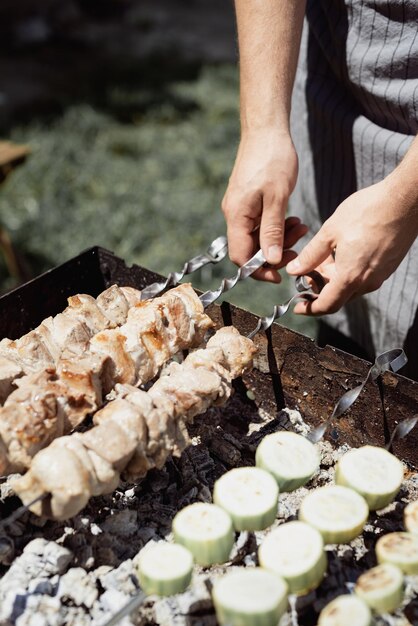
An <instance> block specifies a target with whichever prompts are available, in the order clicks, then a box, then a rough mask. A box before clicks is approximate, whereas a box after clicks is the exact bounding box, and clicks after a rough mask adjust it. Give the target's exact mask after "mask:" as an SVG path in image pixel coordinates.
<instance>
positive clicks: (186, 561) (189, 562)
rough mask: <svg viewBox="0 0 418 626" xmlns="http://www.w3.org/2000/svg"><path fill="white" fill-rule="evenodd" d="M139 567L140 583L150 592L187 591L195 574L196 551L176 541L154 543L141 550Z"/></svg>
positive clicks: (174, 592) (161, 594) (165, 594)
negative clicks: (194, 559) (194, 552)
mask: <svg viewBox="0 0 418 626" xmlns="http://www.w3.org/2000/svg"><path fill="white" fill-rule="evenodd" d="M137 571H138V578H139V582H140V585H141V587H142V589H143V590H144V591H145V593H146V594H147V595H150V594H154V593H155V594H157V595H159V596H171V595H174V594H176V593H183V591H186V589H187V587H188V586H189V584H190V581H191V578H192V572H193V555H192V553H191V552H190V551H189V550H187V548H184V547H183V546H179V545H178V544H175V543H167V542H166V541H159V542H157V543H150V544H147V545H146V546H145V547H144V548H143V549H142V550H141V551H140V553H139V556H138V562H137Z"/></svg>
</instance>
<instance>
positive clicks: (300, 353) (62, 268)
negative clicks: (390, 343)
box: [0, 246, 418, 469]
mask: <svg viewBox="0 0 418 626" xmlns="http://www.w3.org/2000/svg"><path fill="white" fill-rule="evenodd" d="M161 279H162V277H161V276H160V275H159V274H156V273H155V272H152V271H150V270H148V269H146V268H144V267H141V266H139V265H132V266H130V267H129V266H127V265H126V263H125V262H124V261H123V259H121V258H119V257H118V256H116V255H115V254H113V253H112V252H110V251H109V250H106V249H104V248H101V247H100V246H94V247H92V248H89V249H88V250H85V251H83V252H81V253H80V254H79V255H77V256H75V257H73V258H72V259H70V260H68V261H67V262H65V263H63V264H61V265H59V266H57V267H55V268H52V269H51V270H49V271H47V272H45V273H44V274H42V275H40V276H38V277H37V278H34V279H33V280H31V281H29V282H28V283H25V284H24V285H22V286H20V287H17V288H16V289H14V290H13V291H10V292H9V293H7V294H5V295H3V296H1V297H0V338H3V337H9V338H10V339H16V338H18V337H20V336H21V335H23V334H24V333H26V332H28V331H30V330H32V329H33V328H35V327H36V326H38V325H39V324H40V323H41V322H42V320H43V319H45V318H46V317H48V316H50V315H56V314H57V313H59V312H60V311H62V310H63V309H64V308H65V306H66V299H67V298H68V297H69V296H71V295H74V294H76V293H88V294H90V295H92V296H97V295H98V294H99V293H100V292H101V291H103V290H104V289H106V288H107V287H109V286H110V285H112V284H114V283H117V284H119V285H121V286H122V285H125V286H131V287H136V288H138V289H142V288H143V287H145V286H146V285H148V284H150V283H152V282H154V281H156V280H161ZM208 313H209V315H210V316H211V317H212V318H213V319H214V320H215V322H216V324H217V325H218V326H223V325H228V324H233V325H234V326H236V328H238V330H239V331H240V332H242V333H248V332H250V331H251V330H252V329H253V328H254V327H255V325H256V323H257V317H256V316H255V315H253V314H251V313H249V312H248V311H245V310H243V309H240V308H238V307H235V306H232V305H230V304H228V303H226V302H224V303H223V304H222V305H221V306H218V305H212V306H211V307H209V309H208ZM255 342H256V344H257V346H258V347H259V355H258V357H257V360H256V363H255V368H254V370H253V372H251V374H250V375H249V376H248V377H247V380H246V381H245V382H246V385H247V386H248V385H250V387H251V388H252V389H253V391H254V395H255V399H254V400H248V399H246V402H247V403H253V407H252V408H253V410H254V412H256V411H258V410H259V409H260V408H261V409H264V410H266V411H267V412H269V413H272V414H275V413H278V412H279V411H280V410H281V409H283V408H284V407H288V408H296V409H298V410H299V411H300V412H301V414H302V415H303V416H304V418H305V419H306V421H308V422H310V423H312V424H313V425H317V424H319V423H320V422H321V421H322V420H323V419H326V418H327V417H328V415H330V413H331V411H332V408H333V406H334V404H335V402H336V401H337V400H338V398H339V397H340V396H341V395H342V394H343V393H344V392H345V391H346V390H347V389H350V388H352V387H354V386H356V385H357V384H359V383H360V382H361V380H362V379H363V378H364V377H365V376H366V374H367V371H368V368H369V366H370V365H369V364H368V363H367V362H366V361H364V360H362V359H359V358H357V357H355V356H352V355H350V354H347V353H345V352H342V351H341V350H337V349H335V348H332V347H330V346H327V347H325V348H319V347H318V346H317V345H316V344H315V342H314V341H313V340H311V339H309V338H308V337H305V336H304V335H301V334H299V333H297V332H295V331H292V330H289V329H287V328H284V327H283V326H280V325H278V324H274V325H273V327H272V328H271V329H270V330H269V331H267V333H263V334H259V335H257V336H256V338H255ZM235 389H236V393H238V394H241V395H243V398H244V395H245V394H246V386H245V385H242V383H240V382H239V381H238V382H237V383H236V385H235ZM249 408H250V410H251V407H249ZM417 412H418V382H414V381H412V380H410V379H408V378H405V377H403V376H400V375H398V374H393V373H389V372H388V373H386V374H385V375H384V376H383V378H382V381H380V383H379V384H378V385H376V384H374V383H372V382H369V383H368V385H367V387H366V389H365V391H364V392H363V393H362V394H361V396H360V397H359V398H358V400H357V401H356V403H355V404H354V406H353V407H352V408H351V409H350V411H349V412H348V413H347V414H346V415H344V416H343V417H342V418H340V420H338V421H337V422H336V425H335V426H334V427H333V428H332V429H330V433H329V434H328V436H327V437H328V438H329V439H330V440H331V441H333V443H334V444H337V445H341V444H342V443H348V444H349V445H350V446H358V445H363V444H365V443H370V444H375V445H384V444H385V442H387V441H388V440H389V437H390V433H391V432H392V431H393V429H394V428H395V426H396V424H397V423H398V422H399V421H400V420H401V419H404V418H406V417H411V416H412V415H413V414H415V413H417ZM393 451H394V453H395V454H396V455H397V456H398V457H399V458H400V459H402V460H403V461H405V462H407V463H408V464H409V466H410V467H411V469H417V468H418V429H415V430H413V431H412V432H411V433H410V434H409V435H408V437H406V438H405V439H404V440H400V441H398V442H396V443H395V444H394V448H393Z"/></svg>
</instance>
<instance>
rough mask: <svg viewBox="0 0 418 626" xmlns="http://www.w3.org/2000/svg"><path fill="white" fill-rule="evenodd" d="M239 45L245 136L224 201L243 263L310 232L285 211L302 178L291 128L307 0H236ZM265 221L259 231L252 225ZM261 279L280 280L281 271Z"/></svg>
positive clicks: (232, 244) (277, 257) (273, 253)
mask: <svg viewBox="0 0 418 626" xmlns="http://www.w3.org/2000/svg"><path fill="white" fill-rule="evenodd" d="M235 7H236V14H237V24H238V41H239V49H240V81H241V88H240V99H241V142H240V145H239V149H238V154H237V158H236V162H235V165H234V169H233V172H232V175H231V178H230V181H229V185H228V189H227V191H226V194H225V197H224V200H223V203H222V208H223V211H224V214H225V218H226V222H227V227H228V242H229V251H230V256H231V259H232V260H233V261H234V262H235V263H237V264H238V265H241V264H242V263H244V262H245V261H246V260H247V259H248V258H249V257H250V256H251V255H252V254H253V252H254V251H255V249H257V247H258V245H261V248H262V250H263V252H264V254H265V256H266V258H267V260H268V262H269V263H271V264H272V265H276V266H278V265H279V264H280V263H281V264H282V265H283V264H285V263H286V261H289V260H290V258H293V256H294V253H291V252H288V253H285V255H284V257H283V259H282V251H283V248H285V249H286V248H290V247H291V246H292V245H294V244H295V243H296V241H297V240H298V239H299V238H300V237H301V236H302V235H304V234H305V233H306V230H307V229H306V227H305V226H303V225H302V224H300V221H299V220H298V219H297V218H290V220H288V222H287V228H286V238H285V241H283V238H284V230H285V229H284V216H285V212H286V207H287V201H288V198H289V195H290V194H291V192H292V191H293V188H294V186H295V183H296V177H297V156H296V152H295V149H294V147H293V143H292V140H291V137H290V132H289V115H290V101H291V94H292V88H293V81H294V76H295V71H296V63H297V58H298V54H299V45H300V37H301V31H302V23H303V16H304V11H305V0H235ZM258 226H260V230H259V232H256V233H254V232H253V231H254V229H255V228H257V227H258ZM258 278H263V279H265V280H271V281H273V282H279V280H280V277H279V275H278V273H277V270H273V269H262V270H260V271H259V273H258Z"/></svg>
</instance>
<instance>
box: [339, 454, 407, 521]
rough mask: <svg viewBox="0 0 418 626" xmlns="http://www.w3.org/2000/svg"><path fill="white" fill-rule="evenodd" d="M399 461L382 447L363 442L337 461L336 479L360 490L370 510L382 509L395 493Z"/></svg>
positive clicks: (399, 477)
mask: <svg viewBox="0 0 418 626" xmlns="http://www.w3.org/2000/svg"><path fill="white" fill-rule="evenodd" d="M403 475H404V470H403V465H402V463H401V462H400V461H399V460H398V459H397V458H396V456H394V455H393V454H391V453H390V452H388V451H387V450H385V449H384V448H378V447H376V446H362V447H361V448H356V449H354V450H350V451H349V452H346V454H344V456H342V457H341V459H340V460H339V461H338V463H337V467H336V472H335V482H336V483H337V484H338V485H344V486H346V487H350V489H354V490H355V491H357V492H358V493H360V494H361V495H362V496H363V498H364V499H365V500H366V502H367V504H368V505H369V509H370V510H371V511H375V510H376V509H383V507H385V506H387V505H388V504H389V503H390V502H392V500H393V498H394V497H395V496H396V494H397V493H398V491H399V489H400V487H401V484H402V480H403Z"/></svg>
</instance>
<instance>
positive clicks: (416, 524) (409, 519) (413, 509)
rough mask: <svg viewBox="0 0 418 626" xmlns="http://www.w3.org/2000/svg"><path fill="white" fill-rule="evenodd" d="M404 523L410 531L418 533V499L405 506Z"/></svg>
mask: <svg viewBox="0 0 418 626" xmlns="http://www.w3.org/2000/svg"><path fill="white" fill-rule="evenodd" d="M404 523H405V528H406V530H407V531H408V532H410V533H414V534H416V535H418V500H415V502H410V503H409V504H408V506H407V507H406V508H405V511H404Z"/></svg>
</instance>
